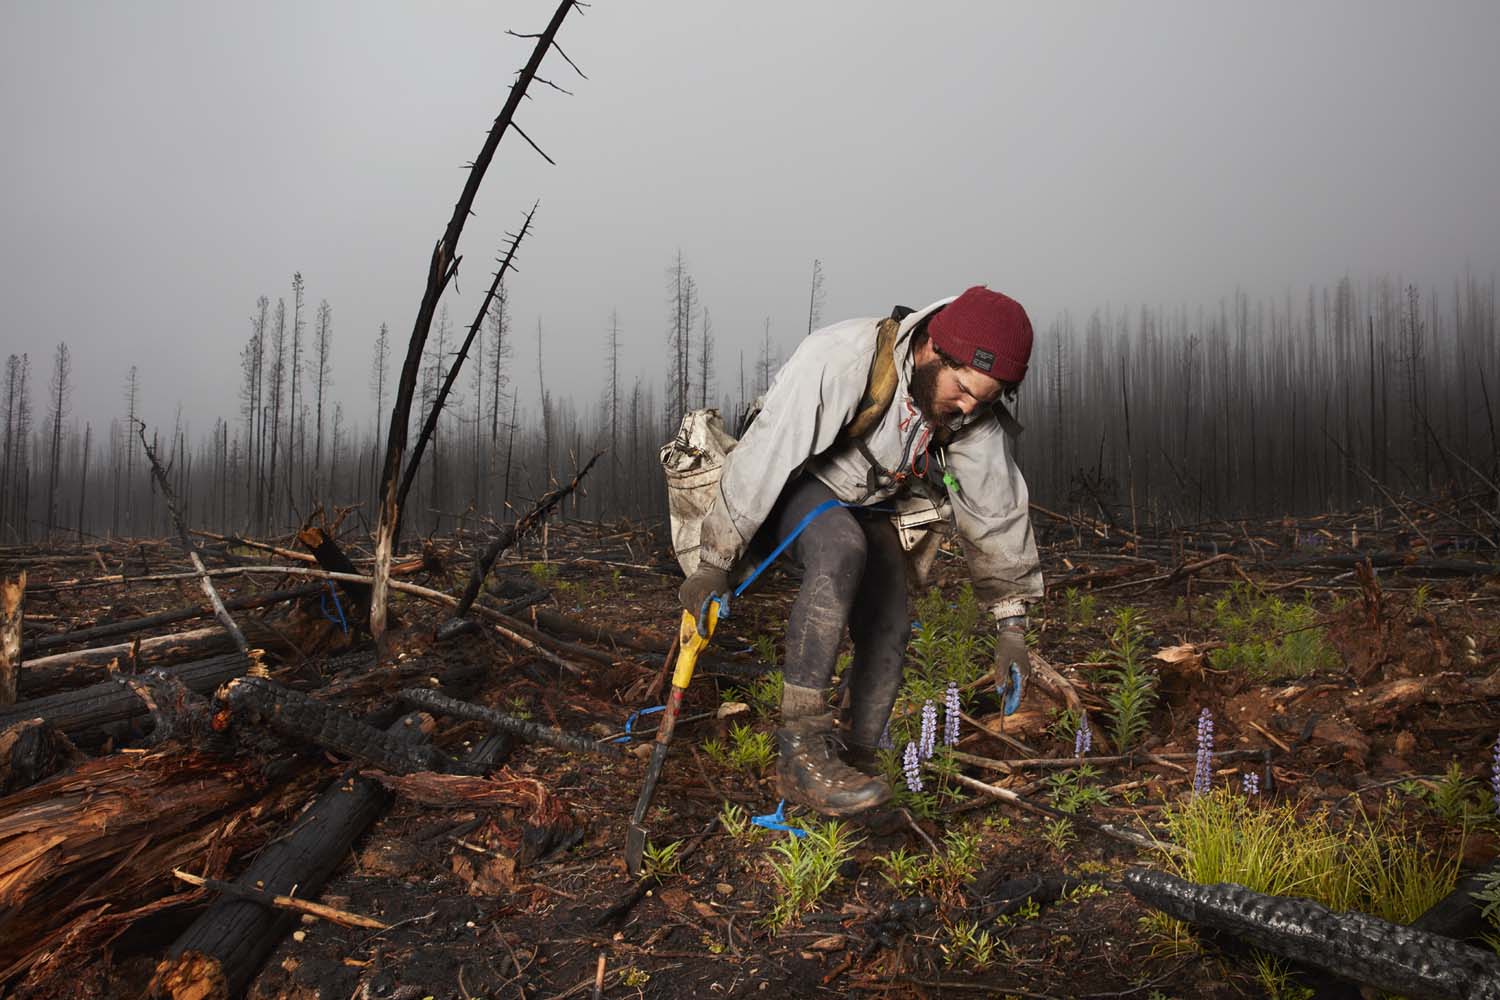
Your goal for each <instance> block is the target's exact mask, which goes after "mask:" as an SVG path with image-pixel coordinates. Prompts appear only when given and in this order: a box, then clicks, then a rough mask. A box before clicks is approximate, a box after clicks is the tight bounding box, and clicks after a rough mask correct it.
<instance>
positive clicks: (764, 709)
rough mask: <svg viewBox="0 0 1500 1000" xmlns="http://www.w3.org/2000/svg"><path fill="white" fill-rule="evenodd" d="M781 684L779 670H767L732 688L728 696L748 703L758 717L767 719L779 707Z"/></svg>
mask: <svg viewBox="0 0 1500 1000" xmlns="http://www.w3.org/2000/svg"><path fill="white" fill-rule="evenodd" d="M767 641H769V640H767ZM773 655H774V654H773ZM771 662H772V663H774V662H775V660H774V659H773V660H772V661H771ZM781 684H782V680H781V671H780V670H768V671H766V672H765V673H763V674H761V675H760V676H759V677H757V678H755V679H754V680H752V681H750V683H748V684H746V685H745V686H744V687H738V688H734V689H732V690H731V692H730V696H731V698H733V699H735V700H738V701H743V702H744V703H745V704H747V705H749V706H750V711H752V712H754V713H755V714H756V716H758V717H759V718H762V719H769V718H771V717H772V716H774V715H775V714H776V713H777V712H778V711H779V710H780V709H781Z"/></svg>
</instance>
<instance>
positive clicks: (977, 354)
mask: <svg viewBox="0 0 1500 1000" xmlns="http://www.w3.org/2000/svg"><path fill="white" fill-rule="evenodd" d="M970 367H972V368H978V369H979V370H980V371H982V372H987V371H989V370H990V369H991V368H993V367H995V356H994V355H993V354H991V353H990V352H989V351H986V350H983V349H979V348H976V349H975V351H974V360H973V361H972V362H970Z"/></svg>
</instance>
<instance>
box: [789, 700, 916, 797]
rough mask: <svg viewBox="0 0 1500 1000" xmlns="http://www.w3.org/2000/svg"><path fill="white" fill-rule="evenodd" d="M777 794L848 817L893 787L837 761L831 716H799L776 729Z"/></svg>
mask: <svg viewBox="0 0 1500 1000" xmlns="http://www.w3.org/2000/svg"><path fill="white" fill-rule="evenodd" d="M776 747H777V750H778V751H779V752H780V754H781V757H780V759H779V760H778V761H777V763H776V779H777V783H778V784H779V785H780V788H781V797H782V798H784V799H786V800H787V801H788V802H795V803H797V804H798V805H804V806H807V807H808V808H809V809H812V810H813V811H815V812H819V813H822V814H823V815H824V816H852V815H854V814H855V813H860V812H864V811H865V810H866V809H870V808H873V807H875V806H878V805H880V804H881V803H883V802H885V801H886V800H887V799H889V798H890V797H891V786H889V785H887V784H886V783H885V782H884V781H883V780H882V779H880V778H877V777H871V776H870V775H868V774H863V773H861V772H859V771H856V770H855V769H854V768H852V767H850V766H849V765H848V764H845V763H844V762H843V761H842V760H840V759H839V755H838V748H839V740H838V737H836V736H835V735H834V733H833V714H832V713H831V712H823V713H820V714H817V715H803V716H798V717H796V718H793V719H788V720H786V722H785V724H784V725H783V727H782V728H781V729H778V730H776Z"/></svg>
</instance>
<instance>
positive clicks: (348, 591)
mask: <svg viewBox="0 0 1500 1000" xmlns="http://www.w3.org/2000/svg"><path fill="white" fill-rule="evenodd" d="M297 540H298V541H299V542H301V543H302V544H303V545H306V546H307V548H308V551H310V552H312V554H313V557H314V558H316V559H317V560H318V565H319V566H322V567H323V568H324V569H326V570H328V571H329V572H330V573H358V572H359V568H358V567H357V566H355V565H354V561H353V560H351V559H350V558H349V557H348V556H347V555H345V554H344V550H343V549H341V548H339V543H338V542H336V541H334V540H333V538H331V537H330V536H329V535H327V534H326V533H324V531H323V529H321V528H303V529H302V530H301V531H299V532H297ZM338 588H339V589H340V590H342V591H343V592H344V596H345V597H347V598H348V599H349V610H348V613H347V615H346V617H347V618H348V619H349V620H351V621H354V622H356V623H360V624H363V623H365V622H368V621H369V620H370V585H369V584H367V583H351V582H349V581H347V580H341V581H339V584H338Z"/></svg>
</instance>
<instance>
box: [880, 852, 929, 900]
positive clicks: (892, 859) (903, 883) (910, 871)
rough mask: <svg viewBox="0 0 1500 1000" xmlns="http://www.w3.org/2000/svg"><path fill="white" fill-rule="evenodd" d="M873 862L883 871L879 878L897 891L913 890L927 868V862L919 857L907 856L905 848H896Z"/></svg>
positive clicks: (916, 855)
mask: <svg viewBox="0 0 1500 1000" xmlns="http://www.w3.org/2000/svg"><path fill="white" fill-rule="evenodd" d="M875 861H876V863H878V864H879V865H880V866H881V867H882V868H884V869H885V871H884V872H882V873H881V877H882V878H884V879H885V880H886V883H887V884H889V885H890V886H891V888H893V889H896V890H898V891H910V890H912V889H915V888H916V887H917V885H918V882H919V881H920V879H921V877H922V873H923V871H924V870H925V868H926V866H927V862H926V861H925V860H924V859H923V858H922V856H921V855H919V854H909V853H907V850H906V848H905V847H898V848H896V849H895V850H894V851H892V852H891V853H889V854H882V855H880V856H879V857H877V858H876V859H875Z"/></svg>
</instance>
